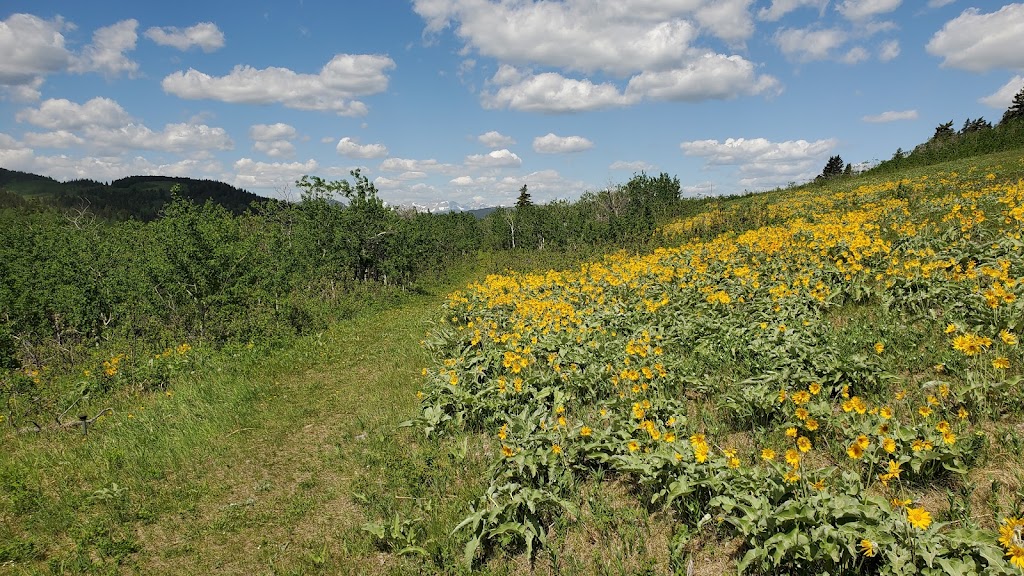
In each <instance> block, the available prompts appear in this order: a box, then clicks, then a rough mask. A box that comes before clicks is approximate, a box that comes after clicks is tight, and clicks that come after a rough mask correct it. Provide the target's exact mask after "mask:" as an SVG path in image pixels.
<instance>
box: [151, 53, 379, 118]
mask: <svg viewBox="0 0 1024 576" xmlns="http://www.w3.org/2000/svg"><path fill="white" fill-rule="evenodd" d="M394 67H395V62H394V60H392V59H391V58H389V57H387V56H382V55H367V54H355V55H353V54H338V55H336V56H335V57H334V58H333V59H331V61H330V62H328V63H327V64H326V65H324V67H323V68H322V69H321V70H320V72H319V73H318V74H300V73H297V72H294V71H292V70H289V69H288V68H277V67H270V68H263V69H257V68H252V67H250V66H236V67H235V68H234V69H233V70H232V71H231V72H230V73H229V74H227V75H225V76H219V77H214V76H210V75H209V74H205V73H203V72H199V71H198V70H195V69H193V68H190V69H189V70H188V71H187V72H175V73H173V74H170V75H168V76H167V77H166V78H164V79H163V82H162V86H163V89H164V91H165V92H168V93H170V94H174V95H176V96H178V97H180V98H185V99H189V100H199V99H204V98H205V99H212V100H220V101H222V102H229V103H244V104H272V103H277V104H281V105H283V106H285V107H288V108H294V109H297V110H318V111H329V112H335V113H337V114H339V115H342V116H363V115H365V114H366V113H367V108H366V105H365V104H364V103H362V102H360V101H358V100H354V99H353V98H355V97H358V96H366V95H370V94H377V93H380V92H383V91H384V90H386V89H387V86H388V76H387V74H386V72H387V71H388V70H390V69H391V68H394Z"/></svg>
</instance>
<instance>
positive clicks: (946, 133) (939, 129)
mask: <svg viewBox="0 0 1024 576" xmlns="http://www.w3.org/2000/svg"><path fill="white" fill-rule="evenodd" d="M954 136H956V130H953V121H952V120H950V121H949V122H946V123H945V124H939V125H938V126H936V127H935V135H934V136H932V142H936V141H939V140H948V139H950V138H952V137H954Z"/></svg>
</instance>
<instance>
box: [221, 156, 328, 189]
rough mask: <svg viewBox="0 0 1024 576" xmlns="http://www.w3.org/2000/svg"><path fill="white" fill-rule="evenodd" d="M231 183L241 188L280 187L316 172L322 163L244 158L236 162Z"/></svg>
mask: <svg viewBox="0 0 1024 576" xmlns="http://www.w3.org/2000/svg"><path fill="white" fill-rule="evenodd" d="M232 167H233V169H234V172H233V174H232V175H231V179H232V180H233V181H232V182H231V183H232V184H234V185H235V186H238V187H239V188H264V189H267V188H279V187H281V186H288V185H291V184H293V183H294V182H295V181H296V180H298V179H299V178H301V177H302V176H304V175H307V174H315V173H316V172H317V171H318V170H319V168H320V164H319V163H318V162H317V161H316V160H312V159H310V160H307V161H305V162H257V161H255V160H252V159H251V158H242V159H240V160H238V161H237V162H235V163H234V165H233V166H232Z"/></svg>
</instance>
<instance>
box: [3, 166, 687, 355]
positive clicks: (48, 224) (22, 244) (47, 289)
mask: <svg viewBox="0 0 1024 576" xmlns="http://www.w3.org/2000/svg"><path fill="white" fill-rule="evenodd" d="M351 176H352V179H351V180H339V181H327V180H324V179H322V178H319V177H317V176H305V177H303V178H302V179H301V180H299V181H298V182H296V185H297V187H298V189H299V190H300V191H301V200H300V201H298V202H291V203H289V202H282V201H275V200H266V201H262V202H254V203H252V204H251V205H250V206H249V207H248V208H247V209H246V210H245V211H242V212H241V213H237V212H236V211H233V210H231V209H229V208H226V207H224V206H222V205H220V204H218V203H215V202H213V201H211V200H207V201H205V202H197V201H195V200H194V199H190V198H186V197H183V196H182V195H181V194H180V188H175V191H174V193H173V195H172V197H171V200H170V202H169V203H167V204H165V205H164V206H163V207H162V208H161V210H160V212H159V214H158V216H157V217H156V218H155V219H153V220H151V221H141V220H136V219H127V220H121V219H115V218H107V217H101V216H100V215H98V214H96V213H94V212H93V211H91V210H90V209H89V206H88V205H87V204H86V205H79V206H77V207H74V208H68V207H64V206H61V205H59V204H58V205H54V204H46V203H42V202H38V201H33V200H31V199H29V200H26V199H24V198H22V197H20V196H17V195H14V194H10V193H8V192H2V191H0V372H2V370H3V369H7V370H17V369H21V368H24V367H38V366H43V365H46V366H51V367H61V366H73V365H74V364H75V363H76V362H79V361H81V360H82V358H83V357H85V356H87V355H89V354H93V353H95V351H96V350H103V349H107V348H110V347H117V346H122V347H124V346H131V347H132V348H133V349H140V350H148V349H152V350H157V349H163V348H164V347H166V346H167V345H170V344H173V343H176V342H177V343H180V342H182V341H194V340H202V341H206V342H209V343H212V344H214V345H220V344H224V343H230V342H242V343H244V342H247V341H252V340H260V341H267V340H271V341H272V340H275V339H280V338H286V337H288V336H289V335H293V334H299V333H303V332H306V331H309V330H313V329H319V328H322V327H323V326H325V325H326V324H327V323H328V322H330V321H332V320H334V319H337V318H339V317H344V316H345V315H346V314H349V313H351V312H352V310H353V309H354V308H355V307H357V306H359V302H360V301H363V300H365V299H366V297H367V296H368V295H373V296H374V297H378V296H379V297H385V298H386V297H387V294H388V293H391V292H397V291H409V290H419V289H422V287H423V286H424V282H428V281H430V280H431V279H433V278H437V277H443V276H444V275H446V274H447V273H448V272H449V271H450V270H452V269H455V268H458V267H460V266H462V265H463V264H465V263H466V262H469V261H471V260H473V259H475V258H476V256H477V254H478V253H479V252H480V251H509V252H510V253H511V254H512V257H513V258H514V257H516V256H515V255H516V254H525V253H528V252H533V251H573V250H580V249H584V248H587V249H590V250H593V249H594V246H602V247H634V248H637V247H640V246H642V245H644V244H646V243H647V242H649V241H650V240H651V238H652V235H653V232H654V230H655V229H656V227H657V226H658V224H659V223H661V222H664V221H666V220H668V219H671V218H673V217H675V216H678V215H680V214H681V213H682V212H683V211H685V210H687V206H688V202H687V201H684V200H681V198H680V186H679V180H678V178H674V177H670V176H669V175H668V174H664V173H663V174H660V175H658V176H656V177H652V176H648V175H646V174H638V175H636V176H634V177H633V178H632V179H631V180H630V181H629V182H628V183H626V184H623V185H618V186H612V187H609V188H608V189H605V190H601V191H599V192H590V193H587V194H585V195H584V196H583V197H582V198H580V199H579V200H578V201H575V202H567V201H558V202H551V203H548V204H535V203H534V202H533V201H532V199H531V198H530V195H529V192H528V187H527V186H528V185H524V186H523V188H522V189H521V194H520V198H519V202H517V205H516V206H513V207H509V208H499V209H497V210H495V211H493V212H491V213H490V214H489V215H487V216H486V217H485V218H483V219H477V218H476V217H474V216H473V215H471V214H468V213H439V214H433V213H425V212H416V211H412V210H408V209H400V208H392V207H389V206H387V205H386V204H385V203H384V202H383V200H382V199H381V198H380V197H379V196H378V193H377V192H378V191H377V189H376V188H375V187H374V185H373V183H372V182H371V181H370V180H369V179H368V178H367V177H366V176H365V175H363V174H362V173H361V172H360V171H358V170H355V171H353V172H352V173H351ZM691 202H692V201H691Z"/></svg>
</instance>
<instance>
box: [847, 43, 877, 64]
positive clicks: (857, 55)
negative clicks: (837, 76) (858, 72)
mask: <svg viewBox="0 0 1024 576" xmlns="http://www.w3.org/2000/svg"><path fill="white" fill-rule="evenodd" d="M868 58H870V55H869V54H868V51H867V50H865V49H864V48H863V47H862V46H854V47H853V48H850V50H849V51H848V52H847V53H846V54H844V55H843V57H842V58H841V59H840V60H842V62H843V63H844V64H857V63H858V62H863V61H865V60H867V59H868Z"/></svg>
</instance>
